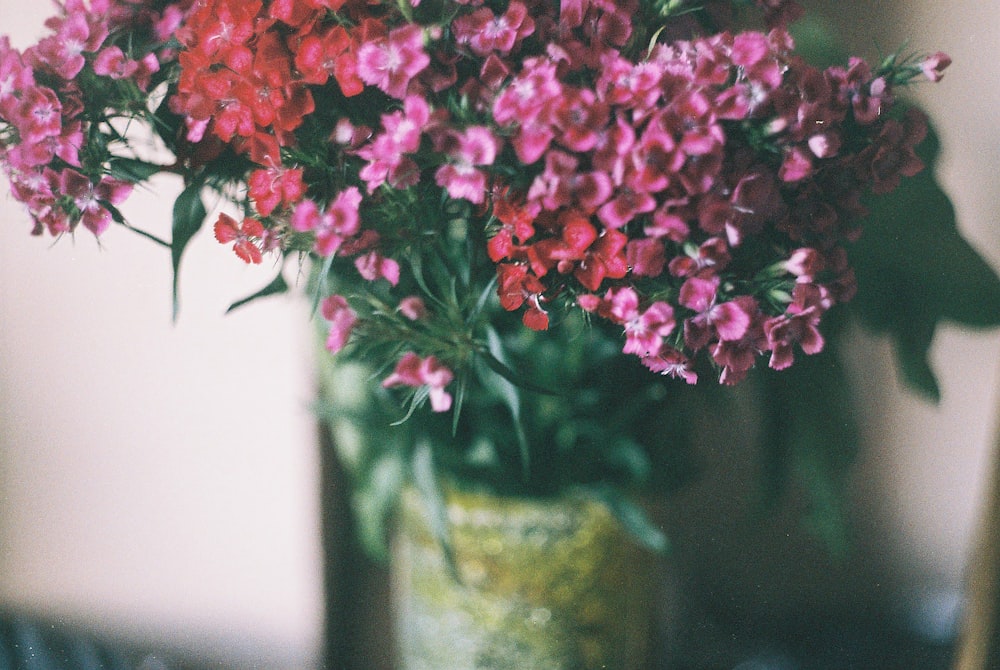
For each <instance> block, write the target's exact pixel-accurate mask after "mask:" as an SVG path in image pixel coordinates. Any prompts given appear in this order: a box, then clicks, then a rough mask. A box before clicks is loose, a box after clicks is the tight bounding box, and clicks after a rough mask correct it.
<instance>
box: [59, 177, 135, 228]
mask: <svg viewBox="0 0 1000 670" xmlns="http://www.w3.org/2000/svg"><path fill="white" fill-rule="evenodd" d="M131 191H132V185H131V184H128V183H126V182H123V181H120V180H117V179H112V178H111V177H104V178H103V179H102V180H101V181H100V182H99V183H98V184H96V185H95V184H94V183H93V182H91V181H90V179H89V178H87V177H86V176H84V175H82V174H80V173H79V172H77V171H76V170H71V169H69V168H66V169H64V170H63V171H62V172H60V173H59V192H60V193H62V194H64V195H66V196H67V197H69V198H71V199H72V201H73V205H74V206H75V207H76V209H77V210H78V211H79V212H80V222H81V223H82V224H83V226H84V227H85V228H86V229H87V230H89V231H90V232H92V233H94V235H100V234H101V233H103V232H104V231H105V230H107V228H108V226H110V225H111V212H110V211H108V209H107V207H105V203H107V204H110V205H117V204H120V203H121V202H123V201H124V200H125V199H126V198H127V197H128V195H129V193H131Z"/></svg>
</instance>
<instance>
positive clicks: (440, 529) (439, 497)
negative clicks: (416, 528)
mask: <svg viewBox="0 0 1000 670" xmlns="http://www.w3.org/2000/svg"><path fill="white" fill-rule="evenodd" d="M413 483H414V484H415V485H416V487H417V491H418V492H419V493H420V498H421V500H422V501H423V503H424V509H426V510H427V516H428V518H427V527H428V528H430V531H431V535H433V536H434V539H435V540H437V542H438V544H440V545H441V550H442V551H443V552H444V558H445V562H446V563H447V565H448V569H449V570H450V571H451V573H452V576H454V577H455V579H458V566H457V564H456V563H455V554H454V551H453V550H452V546H451V534H450V533H449V532H448V509H447V507H446V505H445V502H444V495H443V494H442V493H441V489H440V487H439V486H438V480H437V475H436V474H435V472H434V455H433V453H432V452H431V447H430V445H429V444H428V443H427V442H424V441H421V442H419V443H418V444H417V445H416V448H415V449H414V451H413Z"/></svg>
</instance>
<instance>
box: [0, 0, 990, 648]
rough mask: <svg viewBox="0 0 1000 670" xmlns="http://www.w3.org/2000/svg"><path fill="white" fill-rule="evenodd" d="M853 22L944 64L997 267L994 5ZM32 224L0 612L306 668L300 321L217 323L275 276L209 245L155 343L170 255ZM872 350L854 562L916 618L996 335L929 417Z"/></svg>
mask: <svg viewBox="0 0 1000 670" xmlns="http://www.w3.org/2000/svg"><path fill="white" fill-rule="evenodd" d="M813 4H816V5H817V6H818V7H820V8H823V6H824V5H826V6H827V7H829V6H831V5H834V4H835V5H837V6H838V7H841V10H840V13H841V14H844V13H845V11H844V10H843V8H844V7H845V6H847V5H846V3H819V2H814V3H813ZM849 6H851V7H852V8H854V7H857V8H860V9H858V10H855V11H857V12H858V13H857V14H854V15H853V16H856V17H859V18H861V17H863V18H862V20H860V21H858V22H857V25H856V26H855V27H854V30H853V33H851V36H850V41H851V42H852V43H853V47H854V48H855V49H860V50H861V51H863V52H865V53H867V54H869V55H874V53H875V49H874V46H873V45H875V44H879V45H883V46H885V45H895V44H898V43H900V42H901V41H903V40H904V39H905V38H907V37H909V38H911V39H912V42H911V43H912V44H913V45H914V46H915V47H920V48H924V47H927V48H931V49H938V48H940V49H943V50H945V51H947V52H949V53H950V54H951V55H952V56H953V57H954V58H955V65H954V66H953V67H952V69H951V70H949V72H948V74H947V76H946V77H945V79H944V81H943V82H942V83H941V84H939V85H937V86H933V87H932V86H926V87H921V88H920V89H919V96H920V98H921V99H922V100H924V101H925V104H926V106H927V108H928V109H929V110H930V111H931V112H932V114H933V115H934V116H935V117H936V118H937V119H938V121H939V130H940V132H941V135H942V140H943V145H944V156H943V160H942V164H941V168H942V171H941V177H942V179H943V181H944V183H945V184H946V186H947V188H948V189H949V190H950V191H951V193H952V195H953V196H954V199H955V203H956V205H957V208H958V212H959V215H960V219H961V223H962V228H963V230H964V231H965V232H966V233H967V234H968V235H969V237H970V238H972V239H973V240H974V242H975V243H976V244H977V245H978V247H979V248H980V249H981V250H982V251H983V252H984V253H985V254H986V255H987V257H988V258H989V259H990V260H991V261H992V262H993V264H994V265H995V266H1000V226H997V222H996V217H997V214H998V213H1000V172H998V171H997V169H996V166H997V165H1000V119H998V116H1000V86H997V83H998V79H1000V77H998V73H997V70H996V67H997V66H996V62H997V61H996V59H995V58H994V57H992V55H993V54H996V53H1000V44H998V42H1000V30H998V28H1000V5H997V4H996V3H990V2H979V1H977V0H960V1H957V2H951V3H941V2H931V1H930V0H919V1H914V2H907V3H901V4H900V6H901V7H902V9H901V10H900V11H899V12H898V14H897V16H895V17H894V18H893V19H892V20H889V19H888V13H887V12H888V11H889V10H890V9H891V5H890V4H889V3H884V2H883V3H879V2H864V3H861V2H858V3H850V5H849ZM861 10H864V12H863V13H862V11H861ZM47 12H48V5H47V4H45V3H34V4H32V3H22V2H13V1H12V0H0V31H2V32H10V33H14V34H15V35H16V36H17V37H18V40H19V43H20V44H21V45H24V44H26V43H27V42H28V41H29V40H30V38H31V36H32V34H33V33H35V28H36V27H37V26H39V25H40V24H41V20H42V18H43V16H44V15H45V14H47ZM169 187H170V186H169V185H166V188H169ZM167 209H168V205H167V201H166V200H165V199H157V198H155V197H152V196H143V197H142V198H141V199H138V200H136V201H134V202H133V203H132V204H131V205H130V206H129V207H128V209H127V211H128V212H130V213H131V215H132V216H133V217H134V218H135V219H136V221H137V222H141V223H142V224H144V225H147V226H148V227H150V228H151V229H158V230H160V231H161V232H165V230H166V226H167V225H168V224H167V216H168V214H167ZM29 227H30V226H29V223H28V221H27V220H26V218H25V217H24V216H23V214H22V213H21V212H20V211H19V208H18V207H17V206H16V205H15V204H14V203H11V202H9V201H8V200H4V201H3V202H0V606H16V607H19V608H27V609H28V610H31V611H36V612H41V613H45V614H48V615H54V616H57V617H61V618H63V619H65V620H67V621H71V622H87V623H89V624H92V625H95V626H98V627H100V628H102V629H106V630H112V629H113V630H116V631H119V632H124V633H125V634H127V635H132V636H137V637H140V638H144V639H147V640H152V641H158V642H168V643H170V644H172V645H173V644H180V645H184V646H188V647H191V648H192V649H194V650H211V653H212V654H213V655H216V656H217V657H219V658H220V660H229V661H231V662H233V663H235V664H236V665H238V666H240V667H247V666H248V665H251V663H250V662H249V661H256V663H255V665H258V667H287V668H296V667H306V666H307V665H308V663H309V662H310V659H312V658H313V657H314V654H315V650H316V648H317V645H318V638H319V626H320V620H321V612H320V610H321V604H320V558H319V548H318V536H317V528H318V511H317V509H316V499H317V497H316V485H317V467H316V465H317V464H316V454H315V446H314V445H315V438H314V435H313V429H312V423H311V420H310V418H309V415H308V412H307V410H306V406H307V405H308V403H309V401H310V394H311V387H310V384H311V381H310V373H309V364H308V333H307V329H308V324H307V321H306V319H305V317H304V314H303V312H302V306H301V305H299V304H296V303H295V302H294V301H289V300H286V299H282V298H279V299H276V300H274V299H273V300H271V301H268V302H266V303H262V304H259V305H257V306H256V307H252V308H250V309H248V310H246V311H243V312H239V313H236V314H234V315H231V316H228V317H224V318H223V317H222V316H221V313H222V312H223V311H224V309H225V307H226V305H228V303H229V301H230V300H231V299H233V298H234V297H239V296H242V295H243V294H245V293H248V292H250V291H252V290H253V289H256V288H257V287H259V286H260V285H262V284H263V283H266V281H267V280H268V279H269V278H270V272H271V268H264V269H261V270H259V271H258V270H256V269H248V268H244V267H242V266H241V265H240V264H239V263H238V262H236V261H234V260H233V259H232V257H231V254H230V253H229V252H228V251H226V250H224V249H222V248H221V247H219V246H218V245H216V244H215V243H214V242H212V241H211V239H210V238H209V237H208V236H207V235H205V236H202V237H201V238H200V239H198V240H197V242H196V243H195V244H194V246H193V247H192V249H191V250H190V254H189V257H188V258H187V267H186V271H185V274H184V277H183V282H184V283H183V287H184V288H183V299H184V310H183V313H182V317H181V320H180V322H179V323H178V325H176V326H171V325H170V323H169V321H170V297H169V288H168V287H169V260H168V257H167V255H166V253H165V252H163V251H162V250H160V249H157V248H154V247H153V246H152V245H150V244H148V243H146V242H145V241H143V240H141V239H139V238H138V237H137V236H134V235H131V234H128V233H127V232H126V231H121V230H112V231H111V232H109V233H108V234H107V235H106V237H105V238H104V239H103V240H102V243H101V245H100V248H98V245H97V244H96V243H95V242H94V240H93V239H92V237H91V236H90V235H89V234H86V233H83V234H80V235H79V236H78V237H77V239H75V240H74V239H63V240H60V241H59V242H58V243H57V244H55V245H52V243H51V241H50V240H47V239H36V238H30V237H29V236H28V235H27V231H28V229H29ZM868 344H869V347H868V348H867V349H866V353H865V354H864V355H863V356H861V357H860V358H859V361H858V362H857V368H858V370H859V371H863V372H864V373H865V376H866V377H867V380H868V384H867V386H866V389H867V391H868V393H870V395H869V396H866V398H865V400H866V404H867V406H868V407H869V408H870V409H869V414H868V416H867V417H866V418H867V423H866V436H867V438H868V442H869V445H868V448H867V450H866V452H865V454H864V456H863V458H862V461H861V463H860V464H859V467H858V473H859V476H858V486H857V493H858V497H859V509H861V510H863V512H862V513H864V514H870V515H872V516H873V519H872V524H873V529H874V530H873V537H872V538H870V539H871V540H872V542H871V544H873V545H874V546H875V547H876V550H875V551H874V552H873V556H872V557H871V560H872V561H875V562H877V563H879V564H880V566H881V567H880V568H879V569H880V570H882V571H883V572H884V573H885V574H887V575H893V578H894V581H896V582H897V583H896V585H895V586H894V589H895V591H894V594H895V596H899V597H904V598H906V597H912V598H914V599H915V600H914V601H913V602H914V607H915V608H916V609H917V610H919V609H920V608H921V607H922V606H923V605H924V604H926V603H933V602H934V598H935V597H937V596H938V595H941V594H943V595H944V597H947V596H948V594H951V593H954V592H955V590H956V589H958V588H959V586H960V584H961V579H962V575H963V571H964V566H965V561H966V556H967V554H968V549H969V544H970V540H971V534H972V531H973V527H974V520H975V516H976V510H977V503H978V500H979V496H980V495H981V493H982V488H983V477H984V472H985V467H984V463H985V460H986V458H987V455H988V453H989V451H990V449H991V445H992V440H993V434H994V427H995V418H994V415H995V409H996V406H997V400H998V396H997V392H996V388H997V384H998V377H997V372H998V371H997V367H998V365H1000V363H998V357H1000V356H998V355H1000V335H998V334H997V333H985V334H969V333H962V332H958V331H956V330H954V329H951V328H948V329H945V330H944V332H942V333H941V335H940V337H939V340H938V342H937V344H936V346H935V350H934V362H935V365H936V367H937V369H938V370H939V372H940V373H941V382H942V388H943V392H944V401H943V402H942V404H941V405H940V406H938V407H931V406H928V405H926V404H924V403H923V402H921V401H919V400H917V399H914V398H913V397H911V396H909V395H908V394H906V393H905V392H903V391H901V390H900V389H899V388H898V386H897V385H896V383H895V380H894V379H893V378H892V377H891V376H890V375H888V374H885V373H884V372H876V374H874V375H872V374H867V373H868V372H869V370H871V369H872V368H873V367H874V368H875V369H876V370H878V369H880V368H881V367H882V363H883V362H884V359H886V358H887V357H888V356H890V352H889V350H888V348H887V347H886V346H885V345H884V343H881V342H877V341H869V342H868ZM895 596H894V597H895ZM923 596H929V597H930V599H929V600H925V599H922V598H923Z"/></svg>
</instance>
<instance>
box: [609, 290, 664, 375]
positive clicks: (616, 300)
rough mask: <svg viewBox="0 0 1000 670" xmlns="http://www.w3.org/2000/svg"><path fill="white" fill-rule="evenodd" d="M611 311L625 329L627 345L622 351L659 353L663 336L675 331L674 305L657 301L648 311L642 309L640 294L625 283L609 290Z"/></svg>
mask: <svg viewBox="0 0 1000 670" xmlns="http://www.w3.org/2000/svg"><path fill="white" fill-rule="evenodd" d="M606 299H607V300H608V302H609V303H610V307H609V313H610V315H611V317H612V318H613V319H614V321H615V322H617V323H619V324H621V325H622V326H623V327H624V329H625V346H624V347H623V348H622V352H623V353H626V354H635V355H636V356H639V357H640V358H649V357H655V356H657V355H659V353H660V350H661V349H662V347H663V338H665V337H667V336H668V335H670V333H672V332H673V330H674V326H675V325H676V322H675V321H674V308H673V307H671V306H670V305H669V304H668V303H665V302H662V301H657V302H654V303H653V304H652V305H650V306H649V307H647V308H646V309H645V310H644V311H640V310H639V295H638V294H637V293H636V292H635V290H634V289H632V288H629V287H627V286H626V287H622V288H620V289H617V290H614V289H613V290H611V291H608V296H607V298H606Z"/></svg>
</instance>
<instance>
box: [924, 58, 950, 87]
mask: <svg viewBox="0 0 1000 670" xmlns="http://www.w3.org/2000/svg"><path fill="white" fill-rule="evenodd" d="M949 65H951V56H949V55H948V54H946V53H944V52H943V51H938V52H936V53H933V54H931V55H930V56H928V57H927V58H924V59H923V60H922V61H920V71H921V72H923V73H924V76H925V77H927V78H928V79H929V80H931V81H941V77H943V76H944V70H945V68H947V67H948V66H949Z"/></svg>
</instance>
